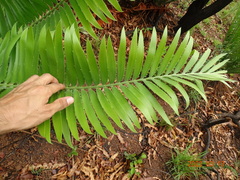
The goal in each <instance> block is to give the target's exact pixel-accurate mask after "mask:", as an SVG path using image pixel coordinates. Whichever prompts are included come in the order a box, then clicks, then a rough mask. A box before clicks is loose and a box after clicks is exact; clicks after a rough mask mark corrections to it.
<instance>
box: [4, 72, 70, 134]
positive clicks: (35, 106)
mask: <svg viewBox="0 0 240 180" xmlns="http://www.w3.org/2000/svg"><path fill="white" fill-rule="evenodd" d="M64 88H65V86H64V85H63V84H60V83H59V82H58V80H57V79H56V78H55V77H53V76H52V75H50V74H43V75H42V76H38V75H33V76H32V77H30V78H29V79H28V80H26V81H25V82H23V83H22V84H20V85H19V86H18V87H16V88H15V89H13V90H12V91H11V92H10V93H8V94H7V95H5V96H4V97H3V98H1V99H0V134H2V133H6V132H11V131H17V130H23V129H29V128H31V127H34V126H37V125H38V124H41V123H42V122H44V121H45V120H47V119H49V118H50V117H52V116H53V115H54V114H55V113H56V112H57V111H60V110H62V109H64V108H66V107H67V106H69V105H70V104H72V103H73V102H74V99H73V98H72V97H63V98H59V99H57V100H55V101H54V102H52V103H50V104H48V101H49V98H50V97H51V96H52V95H53V94H54V93H56V92H58V91H60V90H62V89H64Z"/></svg>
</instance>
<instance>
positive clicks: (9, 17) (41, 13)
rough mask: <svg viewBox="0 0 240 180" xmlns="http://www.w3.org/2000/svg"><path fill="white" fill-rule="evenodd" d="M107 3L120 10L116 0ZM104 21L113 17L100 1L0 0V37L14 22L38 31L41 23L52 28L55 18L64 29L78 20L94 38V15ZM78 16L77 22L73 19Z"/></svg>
mask: <svg viewBox="0 0 240 180" xmlns="http://www.w3.org/2000/svg"><path fill="white" fill-rule="evenodd" d="M108 2H109V3H110V4H111V5H112V6H113V7H115V8H116V9H117V10H118V11H121V7H120V6H119V4H118V1H117V0H108ZM93 13H94V15H96V17H97V18H99V19H101V20H102V21H104V22H108V19H107V18H109V19H112V20H114V17H113V15H112V14H111V12H110V11H109V9H108V7H107V6H106V3H105V2H104V0H91V1H88V0H25V1H19V0H1V1H0V37H1V36H4V35H5V34H6V33H7V32H8V31H9V30H11V28H12V27H13V25H14V24H15V23H17V26H18V27H20V26H25V27H26V26H29V24H30V25H32V26H34V31H35V32H36V33H37V34H38V33H39V31H40V30H41V28H42V27H43V26H46V27H48V28H50V30H55V28H56V25H57V24H58V23H59V21H61V22H62V24H63V26H64V27H65V28H67V27H70V26H71V25H72V24H74V26H75V28H78V23H81V25H82V27H83V28H84V30H85V31H87V32H88V33H89V34H90V35H91V36H93V37H94V38H98V37H97V36H96V34H95V33H94V31H93V29H92V25H93V26H94V27H96V28H99V29H101V26H100V25H99V24H98V22H97V20H96V18H95V17H94V15H93ZM77 19H78V21H79V22H78V21H77Z"/></svg>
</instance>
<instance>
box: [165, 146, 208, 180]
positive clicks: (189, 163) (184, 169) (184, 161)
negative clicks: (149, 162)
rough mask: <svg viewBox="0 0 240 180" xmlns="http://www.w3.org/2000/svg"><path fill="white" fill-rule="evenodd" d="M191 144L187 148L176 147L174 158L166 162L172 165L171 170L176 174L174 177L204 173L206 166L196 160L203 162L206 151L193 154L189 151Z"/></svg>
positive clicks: (195, 175)
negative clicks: (180, 149)
mask: <svg viewBox="0 0 240 180" xmlns="http://www.w3.org/2000/svg"><path fill="white" fill-rule="evenodd" d="M190 147H191V145H189V146H188V147H187V148H186V149H185V150H183V151H179V150H178V149H174V151H175V155H174V154H173V155H172V159H171V160H169V161H168V162H167V163H166V164H167V166H169V167H170V172H171V174H172V175H173V176H174V179H178V180H179V179H181V178H186V177H189V178H191V177H195V178H197V177H198V176H199V175H201V174H203V173H204V168H205V166H202V164H199V163H196V162H202V160H201V159H202V157H203V156H204V153H201V154H193V153H191V152H190V151H189V149H190Z"/></svg>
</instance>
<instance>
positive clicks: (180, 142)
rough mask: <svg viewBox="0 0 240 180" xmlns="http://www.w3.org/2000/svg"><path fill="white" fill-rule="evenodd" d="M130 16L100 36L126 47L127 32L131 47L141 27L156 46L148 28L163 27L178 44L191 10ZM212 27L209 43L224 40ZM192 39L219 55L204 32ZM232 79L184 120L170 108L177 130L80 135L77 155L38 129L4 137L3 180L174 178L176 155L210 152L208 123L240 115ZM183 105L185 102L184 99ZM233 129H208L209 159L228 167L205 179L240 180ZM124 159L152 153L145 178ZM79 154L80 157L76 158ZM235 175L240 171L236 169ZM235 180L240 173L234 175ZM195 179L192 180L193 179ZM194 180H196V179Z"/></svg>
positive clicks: (239, 149)
mask: <svg viewBox="0 0 240 180" xmlns="http://www.w3.org/2000/svg"><path fill="white" fill-rule="evenodd" d="M123 10H124V11H123V12H121V13H119V12H115V11H114V10H111V11H112V13H113V14H114V16H115V18H116V19H117V21H111V22H110V23H108V24H105V23H103V22H101V21H99V23H100V24H101V25H102V27H103V30H98V31H97V30H96V31H97V33H98V34H99V35H100V36H102V35H103V34H107V35H109V36H111V38H112V39H113V42H114V43H116V44H117V43H118V41H119V40H118V37H119V33H120V31H121V29H122V27H123V26H124V27H125V28H126V32H127V34H129V36H128V41H129V42H130V40H131V34H132V30H133V29H135V27H138V28H140V29H145V30H146V31H145V37H146V38H145V41H146V42H148V40H149V38H150V36H151V31H149V30H147V28H148V27H152V26H153V25H157V28H158V34H159V37H160V36H161V32H162V30H163V29H164V27H165V26H166V25H167V26H168V28H169V34H170V38H169V40H170V41H171V38H172V37H173V35H174V32H173V30H172V28H173V27H174V26H176V24H177V21H178V20H179V17H181V15H182V14H183V13H184V9H182V8H181V7H180V6H178V1H175V2H173V3H170V4H169V5H168V6H165V7H158V6H156V5H153V4H149V3H145V4H143V3H141V4H138V5H137V4H136V5H135V4H132V5H131V4H129V5H128V6H127V7H123ZM211 22H212V23H211V26H210V27H208V26H207V27H206V26H202V30H204V32H205V33H206V34H207V35H208V36H209V37H213V38H216V39H217V40H219V41H223V39H224V36H222V34H225V33H226V32H227V28H228V27H227V26H225V28H224V31H223V30H222V29H219V28H216V27H217V26H218V25H219V24H221V23H222V22H221V21H220V20H219V18H218V16H217V15H215V16H213V17H211ZM192 36H193V37H194V39H195V49H197V50H198V51H200V52H203V51H205V50H206V49H207V48H210V49H211V50H212V51H213V52H215V53H217V50H216V48H215V46H214V44H213V41H212V40H209V39H207V38H206V36H203V35H202V34H201V32H200V30H199V29H196V28H195V29H194V30H193V32H192ZM230 78H232V79H234V80H235V82H231V83H229V84H230V86H231V88H230V87H228V86H226V85H224V84H222V83H220V82H205V83H204V86H205V91H206V94H207V98H208V103H206V102H204V101H203V100H201V99H195V101H194V100H192V104H191V106H190V107H189V108H188V109H185V107H184V103H183V102H182V103H181V106H180V116H176V115H174V114H173V112H172V111H171V110H170V109H169V108H168V107H167V106H165V110H166V111H167V113H168V114H169V116H170V117H171V119H172V120H173V122H174V124H175V126H174V127H172V128H170V127H166V126H162V125H161V123H156V124H155V125H150V124H149V123H147V121H145V119H144V117H142V115H141V114H140V113H139V112H138V111H137V110H136V113H137V114H138V115H139V120H140V122H141V125H142V128H141V129H139V130H138V132H137V133H132V132H131V131H128V130H127V129H126V130H121V129H118V128H116V130H117V135H112V134H109V135H108V138H106V139H105V138H102V137H100V136H98V135H97V134H93V135H89V134H86V133H85V132H83V131H81V130H79V133H80V139H81V140H80V142H77V141H74V140H73V143H74V145H75V146H76V147H77V148H76V150H72V149H71V148H69V147H68V146H67V145H66V144H65V143H59V142H57V141H56V140H54V137H53V142H52V144H50V143H48V142H46V141H45V139H44V138H42V137H41V136H40V135H39V134H38V132H37V130H36V128H33V129H31V130H29V131H21V132H13V133H8V134H4V135H1V136H0V179H80V180H88V179H90V180H117V179H123V180H124V179H133V180H137V179H139V180H155V179H160V180H165V179H174V178H173V176H172V175H171V172H170V169H169V167H168V166H166V162H167V161H169V160H170V159H171V157H172V154H174V148H178V149H180V150H184V149H186V147H188V146H189V144H191V143H192V144H193V146H192V147H191V150H192V151H193V152H195V153H201V152H202V151H203V150H205V148H206V145H207V142H206V139H207V137H208V136H207V131H206V129H204V128H203V124H207V122H209V121H212V120H214V119H220V118H222V115H224V113H225V114H226V113H230V114H234V113H236V112H239V111H240V95H239V92H240V86H239V84H240V76H239V75H234V76H231V77H230ZM179 99H180V101H181V96H179ZM225 119H227V122H225V123H221V124H217V125H214V126H212V127H210V128H208V129H209V130H210V132H211V135H210V136H209V137H211V140H210V141H209V142H208V143H209V148H207V150H208V153H207V155H206V156H205V157H204V160H206V161H209V162H210V161H211V162H213V163H214V164H217V163H219V162H222V163H224V164H225V166H224V167H223V166H220V167H218V168H216V169H215V171H208V172H206V173H205V174H203V175H201V176H200V177H199V179H217V176H218V175H219V177H220V179H238V178H239V173H240V165H239V157H240V128H239V126H237V125H236V124H235V123H234V122H233V120H232V119H231V118H230V117H229V116H227V117H226V118H225ZM124 152H127V153H129V154H133V153H135V154H136V156H139V155H141V154H142V153H145V154H146V155H147V158H146V159H143V163H141V164H140V165H139V166H138V167H137V171H138V172H139V175H133V176H132V177H131V178H130V177H129V173H128V170H129V165H130V161H129V160H127V159H126V156H125V155H124ZM76 153H77V154H78V155H74V154H76ZM233 169H234V170H233ZM234 173H235V174H234ZM186 179H187V178H186ZM191 179H194V178H191Z"/></svg>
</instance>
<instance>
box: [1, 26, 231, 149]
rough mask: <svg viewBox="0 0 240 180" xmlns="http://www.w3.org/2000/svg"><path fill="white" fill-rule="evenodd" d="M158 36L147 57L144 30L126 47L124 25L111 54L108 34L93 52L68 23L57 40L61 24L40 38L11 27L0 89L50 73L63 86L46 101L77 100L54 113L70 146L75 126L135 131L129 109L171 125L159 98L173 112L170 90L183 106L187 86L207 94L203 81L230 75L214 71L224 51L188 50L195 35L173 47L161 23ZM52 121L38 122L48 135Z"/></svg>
mask: <svg viewBox="0 0 240 180" xmlns="http://www.w3.org/2000/svg"><path fill="white" fill-rule="evenodd" d="M156 37H157V33H156V30H155V29H154V30H153V32H152V38H151V42H150V45H149V48H148V52H147V54H146V55H145V52H144V41H143V34H142V32H141V31H140V32H139V33H138V30H136V31H135V32H134V35H133V38H132V42H131V46H130V50H129V53H127V52H126V49H127V45H126V37H125V31H124V29H123V31H122V34H121V39H120V45H119V48H118V52H117V54H115V52H114V49H113V45H112V41H111V39H110V38H108V39H105V38H103V39H102V40H101V44H100V49H99V52H95V51H94V50H93V48H92V46H91V42H90V41H89V40H87V42H86V50H84V49H83V48H82V46H81V44H80V40H79V33H78V32H77V31H76V29H75V28H74V26H72V27H71V28H67V29H66V31H65V33H64V41H63V42H62V29H61V26H60V25H58V26H57V28H56V31H55V32H50V31H49V30H48V29H47V28H46V27H44V28H42V30H41V32H40V35H39V37H34V33H33V30H32V29H31V28H29V29H25V30H24V31H20V32H17V31H16V28H13V29H12V31H11V33H10V32H9V33H8V34H7V35H6V36H5V39H3V40H2V41H1V42H0V52H1V57H3V60H2V61H1V64H0V71H1V72H4V73H1V76H0V82H1V84H0V88H1V89H7V90H9V89H11V88H14V87H15V86H16V85H17V84H19V83H21V82H23V81H24V80H25V79H27V78H28V77H29V76H30V75H32V74H42V73H51V74H52V75H54V76H55V77H57V78H58V79H59V81H60V82H62V83H64V84H66V90H65V91H62V92H60V93H59V94H55V95H54V97H52V99H51V100H50V101H52V100H54V99H56V98H57V97H62V96H66V95H67V96H73V97H74V99H75V103H74V104H73V105H71V106H70V107H68V108H67V109H66V110H63V111H61V112H58V113H56V114H55V115H54V116H53V117H52V122H53V127H54V129H55V132H56V136H57V139H58V140H59V141H62V137H64V139H65V140H66V142H67V143H68V144H69V145H70V146H71V135H72V136H73V137H74V138H75V139H79V138H78V125H80V126H81V127H82V129H83V130H84V131H86V132H87V133H92V128H93V129H94V130H95V131H96V132H97V133H99V134H100V135H101V136H103V137H106V134H105V130H108V131H110V132H112V133H115V130H114V128H113V125H112V123H115V124H116V125H117V126H119V127H120V128H123V123H124V124H125V125H126V126H127V127H128V128H129V129H130V130H132V131H134V132H135V131H136V130H135V127H137V128H140V123H139V121H138V117H137V115H136V113H135V111H134V110H133V107H136V108H138V109H139V110H140V111H141V112H142V114H143V115H144V116H145V117H146V120H147V121H149V122H150V123H154V122H157V121H158V120H159V116H160V117H161V118H162V119H163V120H164V121H165V122H166V123H167V124H169V125H172V123H171V122H170V120H169V118H168V116H167V114H166V113H165V111H164V108H163V107H162V105H161V103H159V101H158V99H159V98H160V99H162V100H163V101H165V102H166V103H167V104H168V105H169V106H170V107H171V108H172V109H173V111H174V112H175V113H176V114H178V106H179V102H178V98H177V95H176V92H175V91H174V90H173V89H177V90H178V91H179V92H180V93H181V94H182V96H183V97H184V99H185V101H186V107H187V106H188V105H189V95H188V92H187V91H186V90H185V86H189V87H191V88H193V89H195V90H196V91H197V92H198V93H199V94H201V96H202V97H203V98H204V99H205V100H207V99H206V96H205V94H204V88H203V85H202V81H201V80H214V81H223V82H225V81H228V79H227V78H226V77H225V75H224V73H226V71H222V70H219V69H220V68H221V67H222V66H223V65H224V64H225V63H226V61H223V62H221V63H218V60H219V59H220V58H222V57H223V56H224V54H221V55H219V56H216V57H214V58H213V59H211V60H207V59H208V56H209V54H210V50H207V51H206V52H205V53H204V54H203V55H202V56H200V55H199V53H198V52H197V51H192V46H193V39H192V37H190V36H189V34H187V35H186V37H185V38H184V40H183V41H182V43H181V44H180V45H179V37H180V31H179V32H178V33H177V34H176V36H175V38H174V39H173V41H172V43H171V45H170V46H169V47H168V46H166V41H167V29H165V31H164V33H163V36H162V38H161V41H160V42H159V43H158V42H157V38H156ZM63 47H64V48H63ZM38 57H39V58H38ZM126 57H128V58H127V60H126ZM38 64H39V65H40V66H37V65H38ZM38 67H39V68H38ZM3 94H5V93H4V92H2V95H3ZM156 97H157V98H156ZM50 125H51V123H50V121H47V122H45V123H43V124H41V125H40V126H39V131H40V133H41V134H42V135H43V136H44V137H46V139H47V140H48V141H50V127H51V126H50Z"/></svg>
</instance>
